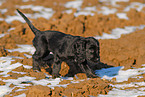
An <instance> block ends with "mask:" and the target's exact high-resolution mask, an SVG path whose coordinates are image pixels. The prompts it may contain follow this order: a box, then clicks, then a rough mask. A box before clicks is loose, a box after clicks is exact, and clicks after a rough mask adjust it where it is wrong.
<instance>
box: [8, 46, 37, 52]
mask: <svg viewBox="0 0 145 97" xmlns="http://www.w3.org/2000/svg"><path fill="white" fill-rule="evenodd" d="M17 46H18V47H19V48H17V49H12V50H10V49H7V50H8V51H9V52H14V51H18V52H28V53H30V54H34V52H35V48H34V47H33V46H32V45H17Z"/></svg>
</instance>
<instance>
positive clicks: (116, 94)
mask: <svg viewBox="0 0 145 97" xmlns="http://www.w3.org/2000/svg"><path fill="white" fill-rule="evenodd" d="M139 95H140V96H141V95H145V91H138V90H137V89H133V90H129V89H128V90H119V89H115V88H113V90H111V91H109V92H108V94H107V95H101V94H99V95H98V97H137V96H139Z"/></svg>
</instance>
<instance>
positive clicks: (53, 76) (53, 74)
mask: <svg viewBox="0 0 145 97" xmlns="http://www.w3.org/2000/svg"><path fill="white" fill-rule="evenodd" d="M59 76H60V74H56V73H52V78H53V79H54V78H57V77H59Z"/></svg>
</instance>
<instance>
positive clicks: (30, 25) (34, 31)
mask: <svg viewBox="0 0 145 97" xmlns="http://www.w3.org/2000/svg"><path fill="white" fill-rule="evenodd" d="M17 11H18V13H19V14H20V15H21V16H22V17H23V18H24V20H25V21H26V23H27V24H28V26H29V27H30V29H31V30H32V32H33V33H34V34H35V35H38V34H40V33H41V31H40V30H38V29H37V28H35V27H34V25H33V24H32V23H31V22H30V20H29V19H28V18H27V17H26V16H25V15H24V14H23V13H22V12H21V11H19V10H18V9H17Z"/></svg>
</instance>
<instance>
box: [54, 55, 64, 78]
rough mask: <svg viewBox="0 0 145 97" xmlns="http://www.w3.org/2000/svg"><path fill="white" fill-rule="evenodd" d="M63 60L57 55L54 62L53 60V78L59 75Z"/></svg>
mask: <svg viewBox="0 0 145 97" xmlns="http://www.w3.org/2000/svg"><path fill="white" fill-rule="evenodd" d="M61 63H62V61H61V60H60V59H59V57H58V56H57V55H54V62H53V71H52V78H56V77H59V76H60V74H59V71H60V69H61Z"/></svg>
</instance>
